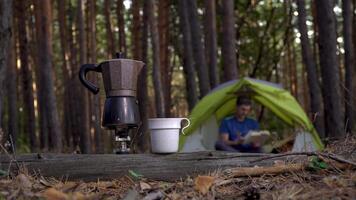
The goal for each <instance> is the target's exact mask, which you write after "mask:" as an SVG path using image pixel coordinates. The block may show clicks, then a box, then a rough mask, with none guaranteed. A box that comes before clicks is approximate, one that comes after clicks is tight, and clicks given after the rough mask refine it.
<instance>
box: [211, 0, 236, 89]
mask: <svg viewBox="0 0 356 200" xmlns="http://www.w3.org/2000/svg"><path fill="white" fill-rule="evenodd" d="M204 20H205V24H204V27H205V51H206V57H207V63H208V67H209V80H210V87H211V88H214V87H215V86H217V85H218V84H219V80H218V77H219V73H218V67H217V56H218V55H217V45H218V43H217V34H216V11H215V0H205V17H204ZM230 43H233V42H230ZM234 52H235V49H234ZM235 68H236V66H235Z"/></svg>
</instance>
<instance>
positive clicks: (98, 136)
mask: <svg viewBox="0 0 356 200" xmlns="http://www.w3.org/2000/svg"><path fill="white" fill-rule="evenodd" d="M88 14H89V16H88V19H89V22H88V25H89V27H88V29H89V45H88V46H89V48H88V55H89V57H88V62H89V63H96V19H95V16H96V5H95V1H94V0H89V1H88ZM91 79H92V82H93V83H94V84H98V83H99V77H98V74H97V73H92V77H91ZM91 96H92V102H91V116H92V115H93V116H94V120H92V126H93V127H94V130H95V131H94V132H95V133H94V141H95V152H96V153H104V144H103V138H102V134H103V133H102V129H101V109H100V106H101V105H100V95H99V94H98V95H91Z"/></svg>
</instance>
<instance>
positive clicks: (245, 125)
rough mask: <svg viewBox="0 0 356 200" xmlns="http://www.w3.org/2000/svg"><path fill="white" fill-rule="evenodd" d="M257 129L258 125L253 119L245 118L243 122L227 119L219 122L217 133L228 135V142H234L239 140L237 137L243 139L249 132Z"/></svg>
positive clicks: (233, 118)
mask: <svg viewBox="0 0 356 200" xmlns="http://www.w3.org/2000/svg"><path fill="white" fill-rule="evenodd" d="M258 129H259V125H258V123H257V121H256V120H254V119H251V118H245V120H244V121H242V122H240V121H238V120H237V119H236V117H228V118H226V119H224V120H223V121H222V122H221V125H220V128H219V133H220V134H222V133H228V134H229V140H230V141H235V140H237V139H239V138H238V135H240V136H242V137H244V136H245V135H246V134H247V133H248V132H249V131H250V130H258ZM238 133H239V134H238Z"/></svg>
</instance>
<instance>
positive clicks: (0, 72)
mask: <svg viewBox="0 0 356 200" xmlns="http://www.w3.org/2000/svg"><path fill="white" fill-rule="evenodd" d="M12 2H13V1H11V0H2V1H0V35H1V37H0V132H2V130H1V128H2V127H1V126H2V125H3V123H2V122H3V119H2V117H3V115H2V113H3V111H4V109H3V105H4V95H3V93H4V91H3V90H4V89H5V87H4V79H5V69H6V64H7V57H8V53H9V52H10V51H9V48H10V42H11V25H12V17H11V16H12Z"/></svg>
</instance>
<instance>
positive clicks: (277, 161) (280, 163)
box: [273, 160, 286, 166]
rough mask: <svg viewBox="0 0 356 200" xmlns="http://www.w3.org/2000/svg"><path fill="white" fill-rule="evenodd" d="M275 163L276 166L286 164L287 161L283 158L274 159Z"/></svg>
mask: <svg viewBox="0 0 356 200" xmlns="http://www.w3.org/2000/svg"><path fill="white" fill-rule="evenodd" d="M273 163H274V166H281V165H285V164H286V162H285V161H283V160H275V161H273Z"/></svg>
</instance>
